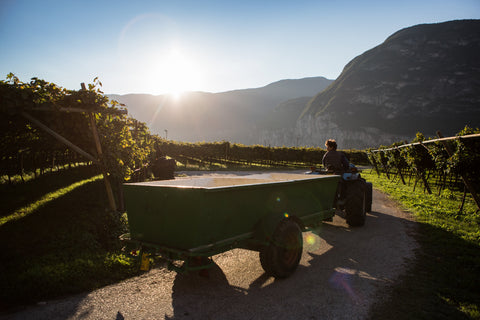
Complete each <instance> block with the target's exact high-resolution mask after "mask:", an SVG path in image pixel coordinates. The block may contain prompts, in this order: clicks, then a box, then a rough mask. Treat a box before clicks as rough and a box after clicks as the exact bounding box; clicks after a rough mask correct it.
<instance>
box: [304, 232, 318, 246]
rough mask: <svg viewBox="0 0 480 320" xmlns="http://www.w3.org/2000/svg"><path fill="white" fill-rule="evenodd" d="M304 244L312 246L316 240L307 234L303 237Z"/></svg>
mask: <svg viewBox="0 0 480 320" xmlns="http://www.w3.org/2000/svg"><path fill="white" fill-rule="evenodd" d="M305 242H306V243H308V244H309V245H314V244H315V242H316V240H315V237H314V236H313V235H311V234H308V235H307V236H306V237H305Z"/></svg>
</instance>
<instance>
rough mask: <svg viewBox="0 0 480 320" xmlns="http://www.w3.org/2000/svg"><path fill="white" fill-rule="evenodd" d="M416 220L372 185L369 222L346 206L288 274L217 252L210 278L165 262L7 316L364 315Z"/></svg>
mask: <svg viewBox="0 0 480 320" xmlns="http://www.w3.org/2000/svg"><path fill="white" fill-rule="evenodd" d="M414 231H415V223H414V222H412V221H411V220H410V218H409V215H408V214H405V213H404V212H402V211H400V210H398V209H397V208H396V207H395V205H394V204H393V203H392V202H390V201H389V200H388V199H387V198H386V197H385V195H383V194H381V193H379V192H374V195H373V210H372V213H371V214H369V215H368V217H367V221H366V224H365V226H364V227H361V228H349V227H348V226H347V225H346V223H345V220H344V218H343V217H342V216H341V213H339V214H338V215H336V216H335V217H334V220H333V222H328V223H324V224H323V226H322V227H321V228H319V229H318V230H316V231H315V232H314V233H313V232H307V233H304V252H303V256H302V260H301V262H300V265H299V267H298V269H297V271H296V272H295V273H294V274H293V276H291V277H290V278H287V279H284V280H274V279H273V278H270V277H267V276H265V274H264V272H263V269H262V267H261V266H260V262H259V259H258V253H256V252H252V251H247V250H242V249H236V250H231V251H228V252H225V253H223V254H220V255H217V256H215V257H214V261H215V263H216V265H215V266H214V267H213V268H212V270H211V271H210V278H209V279H206V278H203V277H199V276H198V275H196V274H192V275H182V274H176V273H175V272H173V271H168V270H166V269H164V268H157V269H153V270H151V271H150V272H148V273H146V274H144V275H141V276H139V277H135V278H132V279H129V280H127V281H124V282H121V283H117V284H114V285H111V286H108V287H104V288H101V289H99V290H96V291H94V292H91V293H86V294H82V295H77V296H73V297H70V298H67V299H63V300H56V301H48V302H43V303H39V304H38V305H36V306H34V307H31V308H28V309H26V310H23V311H20V312H17V313H15V314H11V315H8V316H4V317H1V319H49V320H51V319H117V320H118V319H364V318H365V317H366V316H367V314H368V310H369V307H370V306H371V305H372V303H373V302H374V301H376V300H377V299H378V298H379V297H377V296H376V294H377V293H378V292H379V291H380V290H381V289H383V288H385V287H386V286H387V285H390V284H391V283H393V282H394V281H395V279H396V278H397V277H398V275H400V274H401V273H402V272H403V271H404V270H405V265H406V263H408V260H409V259H412V258H413V257H414V253H413V251H414V249H415V248H416V243H415V241H414V239H413V238H412V236H410V234H411V233H412V232H414Z"/></svg>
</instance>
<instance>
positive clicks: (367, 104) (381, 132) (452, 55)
mask: <svg viewBox="0 0 480 320" xmlns="http://www.w3.org/2000/svg"><path fill="white" fill-rule="evenodd" d="M479 57H480V20H463V21H450V22H445V23H440V24H426V25H418V26H414V27H410V28H407V29H403V30H400V31H398V32H397V33H395V34H393V35H392V36H390V37H389V38H388V39H387V40H386V41H385V42H384V43H383V44H381V45H379V46H377V47H375V48H373V49H371V50H369V51H367V52H365V53H363V54H362V55H360V56H358V57H356V58H355V59H353V60H352V61H351V62H350V63H348V64H347V65H346V66H345V68H344V70H343V72H342V74H341V75H340V77H339V78H338V79H337V80H336V81H335V82H334V83H333V84H332V85H331V86H330V87H329V88H327V89H326V90H324V91H323V92H321V93H319V94H318V95H317V96H316V97H314V98H313V99H312V100H311V101H310V102H309V103H308V105H307V107H306V108H305V110H304V111H303V113H302V115H301V116H300V118H299V120H298V121H297V124H296V127H295V130H294V132H295V133H294V134H295V135H296V136H297V139H298V140H300V141H302V142H303V144H305V145H310V144H311V143H313V142H316V144H317V145H318V142H319V141H321V142H320V143H323V141H324V140H325V139H326V138H330V137H331V138H336V139H337V141H338V142H339V145H340V146H341V147H342V148H362V147H370V146H371V147H374V146H378V145H379V144H390V143H392V142H395V141H398V140H404V139H408V140H410V139H411V138H412V137H414V136H415V134H416V132H419V131H420V132H422V133H424V134H425V135H426V136H429V135H431V136H433V135H434V134H435V132H436V130H441V131H442V132H443V133H444V134H448V135H450V134H455V133H456V132H458V131H460V130H461V129H462V128H463V127H464V126H465V125H470V126H472V127H478V126H479V125H480V59H479Z"/></svg>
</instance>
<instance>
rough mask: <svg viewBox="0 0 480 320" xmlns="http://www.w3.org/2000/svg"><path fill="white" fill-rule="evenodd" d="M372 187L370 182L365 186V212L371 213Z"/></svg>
mask: <svg viewBox="0 0 480 320" xmlns="http://www.w3.org/2000/svg"><path fill="white" fill-rule="evenodd" d="M372 195H373V185H372V183H371V182H367V183H366V184H365V212H372Z"/></svg>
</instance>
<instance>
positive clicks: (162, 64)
mask: <svg viewBox="0 0 480 320" xmlns="http://www.w3.org/2000/svg"><path fill="white" fill-rule="evenodd" d="M200 76H201V70H200V68H199V67H198V66H197V65H196V64H195V60H194V59H192V58H191V57H190V56H188V55H187V54H185V53H184V52H182V51H180V50H179V49H178V48H172V49H171V50H170V51H169V52H168V54H167V55H165V56H163V57H162V56H159V57H158V60H157V61H154V62H152V72H151V74H150V78H151V80H150V81H151V82H152V83H155V84H156V86H158V90H159V92H163V93H168V94H170V95H171V96H172V98H174V99H176V100H178V99H179V98H180V97H181V96H182V94H183V93H184V92H186V91H191V90H195V88H196V87H197V86H198V85H199V81H200Z"/></svg>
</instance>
